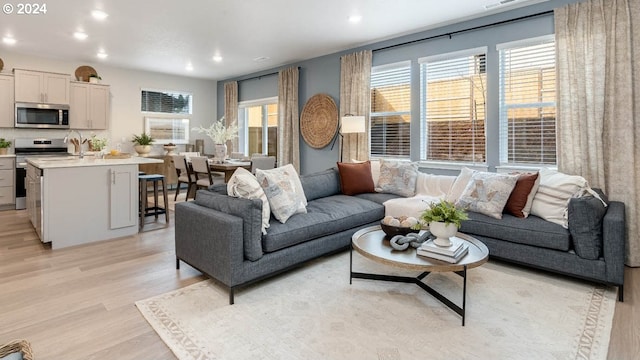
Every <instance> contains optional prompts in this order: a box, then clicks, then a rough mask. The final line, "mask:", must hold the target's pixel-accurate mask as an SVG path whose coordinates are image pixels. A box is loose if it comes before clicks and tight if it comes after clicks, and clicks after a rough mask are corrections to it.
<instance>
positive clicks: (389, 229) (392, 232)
mask: <svg viewBox="0 0 640 360" xmlns="http://www.w3.org/2000/svg"><path fill="white" fill-rule="evenodd" d="M380 227H381V228H382V231H384V233H385V234H387V238H392V237H394V236H396V235H402V236H405V235H407V234H409V233H418V232H420V230H414V229H412V228H410V227H401V226H392V225H387V224H385V223H383V222H382V221H380Z"/></svg>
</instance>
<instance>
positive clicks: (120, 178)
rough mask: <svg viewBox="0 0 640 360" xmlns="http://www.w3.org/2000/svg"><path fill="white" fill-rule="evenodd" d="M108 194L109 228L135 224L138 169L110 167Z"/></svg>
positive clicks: (136, 218)
mask: <svg viewBox="0 0 640 360" xmlns="http://www.w3.org/2000/svg"><path fill="white" fill-rule="evenodd" d="M109 195H110V199H109V210H110V216H109V219H110V221H109V225H110V229H112V230H113V229H120V228H123V227H127V226H135V225H137V223H138V222H137V220H138V206H137V205H138V203H137V201H138V169H137V168H133V169H132V168H131V167H114V168H112V169H111V185H110V191H109Z"/></svg>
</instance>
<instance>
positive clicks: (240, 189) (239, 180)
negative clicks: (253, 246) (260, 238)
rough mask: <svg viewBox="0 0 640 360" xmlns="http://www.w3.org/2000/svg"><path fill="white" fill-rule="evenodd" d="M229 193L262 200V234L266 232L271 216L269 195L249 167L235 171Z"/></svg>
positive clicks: (229, 183) (234, 195)
mask: <svg viewBox="0 0 640 360" xmlns="http://www.w3.org/2000/svg"><path fill="white" fill-rule="evenodd" d="M227 194H228V195H229V196H233V197H238V198H243V199H260V200H262V234H266V233H267V228H269V219H270V218H271V208H270V207H269V200H268V199H267V195H266V194H265V193H264V190H262V187H261V186H260V184H259V183H258V180H257V179H256V177H255V176H253V174H252V173H251V172H249V171H248V170H247V169H244V168H238V169H237V170H236V171H234V172H233V175H232V176H231V179H229V182H228V183H227Z"/></svg>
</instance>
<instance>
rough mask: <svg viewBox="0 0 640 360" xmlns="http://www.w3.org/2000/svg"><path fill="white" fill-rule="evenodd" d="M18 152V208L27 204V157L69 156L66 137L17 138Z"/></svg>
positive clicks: (16, 148) (22, 207)
mask: <svg viewBox="0 0 640 360" xmlns="http://www.w3.org/2000/svg"><path fill="white" fill-rule="evenodd" d="M14 150H15V153H16V210H21V209H25V208H26V205H27V187H26V183H27V182H26V177H27V160H26V159H27V158H34V157H38V158H42V157H54V156H69V153H68V152H67V144H65V143H64V139H43V138H37V139H33V138H17V139H15V141H14Z"/></svg>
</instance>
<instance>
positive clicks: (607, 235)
mask: <svg viewBox="0 0 640 360" xmlns="http://www.w3.org/2000/svg"><path fill="white" fill-rule="evenodd" d="M626 239H627V235H626V226H625V208H624V203H622V202H619V201H611V202H609V206H608V208H607V213H606V214H605V216H604V219H603V220H602V251H603V255H604V261H605V264H606V268H607V281H609V282H610V283H612V284H616V285H623V283H624V261H625V259H624V257H625V244H626Z"/></svg>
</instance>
